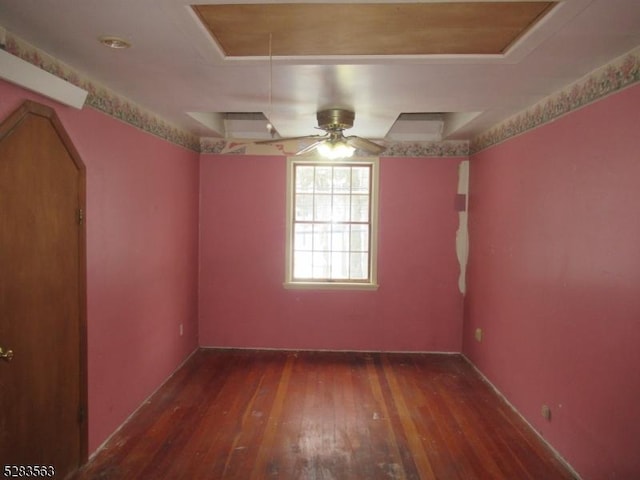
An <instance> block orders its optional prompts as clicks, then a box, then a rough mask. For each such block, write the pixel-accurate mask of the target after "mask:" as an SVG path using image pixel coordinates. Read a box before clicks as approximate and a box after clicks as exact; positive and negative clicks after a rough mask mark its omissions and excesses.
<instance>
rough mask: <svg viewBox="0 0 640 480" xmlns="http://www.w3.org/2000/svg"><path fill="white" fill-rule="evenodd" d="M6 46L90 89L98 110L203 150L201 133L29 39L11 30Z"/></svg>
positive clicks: (89, 102) (90, 98)
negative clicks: (168, 119) (89, 75)
mask: <svg viewBox="0 0 640 480" xmlns="http://www.w3.org/2000/svg"><path fill="white" fill-rule="evenodd" d="M5 50H6V51H7V52H9V53H11V54H12V55H15V56H17V57H19V58H21V59H22V60H24V61H26V62H29V63H31V64H33V65H35V66H37V67H39V68H41V69H42V70H44V71H46V72H49V73H51V74H53V75H55V76H57V77H59V78H62V79H63V80H66V81H67V82H69V83H72V84H73V85H76V86H77V87H80V88H83V89H84V90H87V91H88V92H89V94H88V95H87V101H86V104H87V105H89V106H91V107H93V108H95V109H96V110H99V111H101V112H103V113H106V114H107V115H109V116H111V117H114V118H117V119H118V120H121V121H123V122H125V123H128V124H129V125H132V126H134V127H137V128H139V129H141V130H143V131H145V132H148V133H151V134H153V135H156V136H158V137H160V138H162V139H164V140H167V141H169V142H171V143H175V144H176V145H180V146H182V147H185V148H188V149H190V150H193V151H196V152H197V151H199V149H200V142H199V139H198V137H197V136H195V135H193V134H191V133H189V132H187V131H184V130H181V129H180V128H177V127H174V126H172V125H170V124H169V123H167V122H165V121H164V120H162V119H161V118H160V117H158V116H157V115H155V114H153V113H151V112H149V111H147V110H144V109H143V108H141V107H140V106H138V105H136V104H135V103H133V102H131V101H130V100H128V99H126V98H124V97H122V96H120V95H117V94H116V93H114V92H112V91H111V90H109V89H107V88H105V87H103V86H101V85H99V84H97V83H96V82H94V81H93V80H90V79H88V78H86V77H83V76H81V75H80V74H78V73H77V72H76V71H74V70H73V69H72V68H71V67H68V66H67V65H65V64H63V63H62V62H60V61H58V60H57V59H55V58H54V57H52V56H50V55H48V54H46V53H44V52H42V51H41V50H39V49H38V48H36V47H34V46H32V45H30V44H28V43H26V42H25V41H23V40H21V39H20V38H18V37H16V36H15V35H13V34H11V33H10V32H6V45H5Z"/></svg>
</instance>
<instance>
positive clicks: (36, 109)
mask: <svg viewBox="0 0 640 480" xmlns="http://www.w3.org/2000/svg"><path fill="white" fill-rule="evenodd" d="M29 115H36V116H39V117H43V118H45V119H47V120H49V122H50V123H51V125H52V126H53V128H54V129H55V131H56V133H57V134H58V137H59V139H60V141H61V142H62V144H63V145H64V147H65V149H66V150H67V152H68V153H69V156H70V157H71V158H72V160H73V163H74V165H75V167H76V168H77V170H78V205H79V208H81V209H82V212H86V169H85V165H84V162H83V161H82V159H81V158H80V155H79V154H78V151H77V150H76V148H75V146H74V145H73V142H72V141H71V138H70V137H69V135H68V134H67V132H66V130H65V128H64V126H63V125H62V122H61V121H60V119H59V118H58V115H57V114H56V112H55V110H54V109H53V108H51V107H49V106H46V105H42V104H40V103H37V102H34V101H31V100H25V101H24V103H23V104H22V105H21V106H20V107H19V108H18V109H17V110H15V111H14V112H13V113H12V114H10V115H9V116H8V117H7V118H6V119H5V120H4V121H2V123H1V124H0V141H1V140H2V139H4V138H5V137H6V136H7V135H10V134H11V132H12V131H13V130H15V129H16V128H17V127H18V126H19V125H20V124H21V123H22V122H23V121H24V120H25V119H26V118H27V117H28V116H29ZM83 217H84V215H83ZM86 252H87V249H86V225H85V222H84V219H83V220H82V221H80V224H79V225H78V256H79V258H78V269H79V271H78V297H79V298H78V312H79V319H78V324H79V325H78V326H79V330H80V331H79V332H78V334H79V338H80V345H79V353H80V355H79V357H80V358H79V359H78V362H79V364H80V369H79V370H80V378H79V379H78V381H79V385H78V386H79V391H80V398H79V405H80V410H81V411H80V412H78V415H79V422H80V462H81V464H84V463H86V462H87V459H88V438H89V422H88V403H89V402H88V372H87V254H86ZM80 466H81V465H78V467H80Z"/></svg>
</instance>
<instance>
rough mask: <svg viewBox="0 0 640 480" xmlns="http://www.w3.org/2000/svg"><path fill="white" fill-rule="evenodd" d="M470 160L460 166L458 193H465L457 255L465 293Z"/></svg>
mask: <svg viewBox="0 0 640 480" xmlns="http://www.w3.org/2000/svg"><path fill="white" fill-rule="evenodd" d="M468 193H469V160H463V161H462V162H460V165H459V166H458V195H464V198H465V205H464V210H460V211H458V230H457V231H456V256H457V257H458V263H459V264H460V276H459V277H458V288H459V289H460V293H462V294H463V295H464V294H465V292H466V291H467V283H466V277H467V259H468V258H469V231H468V230H467V211H468V210H469V195H468Z"/></svg>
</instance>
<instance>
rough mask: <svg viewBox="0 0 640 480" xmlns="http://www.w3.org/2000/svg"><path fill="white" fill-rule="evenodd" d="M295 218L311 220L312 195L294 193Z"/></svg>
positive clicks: (297, 219)
mask: <svg viewBox="0 0 640 480" xmlns="http://www.w3.org/2000/svg"><path fill="white" fill-rule="evenodd" d="M295 220H296V221H298V222H299V221H302V220H313V195H304V194H302V195H300V194H299V195H296V215H295Z"/></svg>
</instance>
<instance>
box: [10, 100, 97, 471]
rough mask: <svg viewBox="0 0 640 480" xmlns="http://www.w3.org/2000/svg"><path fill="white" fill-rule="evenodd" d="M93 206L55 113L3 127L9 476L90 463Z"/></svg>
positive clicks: (37, 109)
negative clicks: (87, 212) (88, 257)
mask: <svg viewBox="0 0 640 480" xmlns="http://www.w3.org/2000/svg"><path fill="white" fill-rule="evenodd" d="M84 202H85V170H84V165H83V164H82V161H81V160H80V158H79V156H78V154H77V152H76V150H75V148H74V147H73V145H72V144H71V141H70V139H69V137H68V136H67V134H66V132H65V131H64V128H63V127H62V125H61V123H60V121H59V120H58V118H57V116H56V114H55V112H54V111H53V110H52V109H51V108H49V107H45V106H43V105H39V104H36V103H34V102H30V101H27V102H25V103H24V104H23V105H22V107H20V108H19V109H18V110H17V111H16V112H14V113H13V114H12V115H10V116H9V117H8V118H7V120H5V121H4V122H3V123H2V124H1V125H0V347H1V348H2V353H1V354H0V357H2V358H0V468H2V469H3V471H2V472H0V476H2V475H7V474H14V473H15V474H16V476H26V477H28V476H37V475H35V472H33V473H32V475H28V471H27V470H25V469H28V468H29V467H33V466H44V467H47V472H51V471H52V469H53V470H54V471H55V476H56V478H64V477H65V476H66V475H67V474H68V473H69V472H71V471H73V470H75V469H76V468H77V467H78V466H79V465H80V464H81V463H83V462H84V461H85V460H86V455H87V420H86V404H87V387H86V280H85V278H86V274H85V269H86V267H85V265H86V262H85V234H84V230H85V228H84V221H83V218H84V213H83V212H84V209H85V205H84ZM9 351H10V352H9ZM11 357H12V358H11ZM7 466H8V467H9V470H7ZM14 466H15V467H14ZM49 467H51V468H49ZM14 468H15V469H14ZM20 469H22V470H20Z"/></svg>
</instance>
